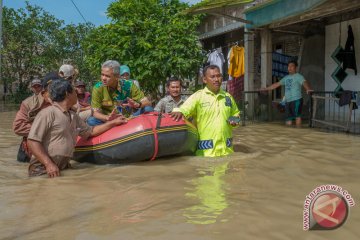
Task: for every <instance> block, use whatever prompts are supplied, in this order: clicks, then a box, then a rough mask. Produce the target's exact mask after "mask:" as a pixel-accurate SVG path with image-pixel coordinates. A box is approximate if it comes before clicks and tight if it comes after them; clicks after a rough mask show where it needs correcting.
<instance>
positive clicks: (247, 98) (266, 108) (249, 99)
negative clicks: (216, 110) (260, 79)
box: [238, 91, 310, 126]
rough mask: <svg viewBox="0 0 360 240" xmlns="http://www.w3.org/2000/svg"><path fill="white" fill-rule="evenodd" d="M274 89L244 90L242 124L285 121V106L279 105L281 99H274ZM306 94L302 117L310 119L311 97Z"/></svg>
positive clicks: (241, 105)
mask: <svg viewBox="0 0 360 240" xmlns="http://www.w3.org/2000/svg"><path fill="white" fill-rule="evenodd" d="M274 94H275V92H274V91H269V92H260V91H244V92H243V93H242V97H241V101H240V102H239V103H238V106H239V108H240V110H241V119H242V125H243V126H245V125H249V124H254V123H260V122H284V121H285V118H286V116H285V108H283V107H281V106H280V105H279V103H280V100H276V99H274ZM303 96H304V106H303V115H302V118H303V119H305V120H307V119H309V111H308V109H309V105H310V97H309V96H308V95H306V94H303Z"/></svg>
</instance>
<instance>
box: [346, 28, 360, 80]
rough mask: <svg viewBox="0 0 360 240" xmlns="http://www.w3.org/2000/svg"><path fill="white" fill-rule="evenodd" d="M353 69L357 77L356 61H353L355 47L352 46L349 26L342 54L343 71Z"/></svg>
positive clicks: (352, 38) (352, 39)
mask: <svg viewBox="0 0 360 240" xmlns="http://www.w3.org/2000/svg"><path fill="white" fill-rule="evenodd" d="M347 68H350V69H353V70H354V71H355V75H357V67H356V59H355V46H354V33H353V31H352V27H351V25H349V26H348V37H347V40H346V44H345V50H344V52H343V69H344V70H346V69H347Z"/></svg>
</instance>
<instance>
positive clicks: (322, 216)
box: [312, 193, 348, 229]
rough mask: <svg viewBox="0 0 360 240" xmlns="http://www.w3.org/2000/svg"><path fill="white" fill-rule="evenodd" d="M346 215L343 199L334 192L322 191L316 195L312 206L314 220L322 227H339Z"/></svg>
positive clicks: (345, 204) (345, 205) (346, 208)
mask: <svg viewBox="0 0 360 240" xmlns="http://www.w3.org/2000/svg"><path fill="white" fill-rule="evenodd" d="M347 215H348V205H347V203H346V201H345V199H344V198H343V197H342V196H340V195H338V194H336V193H323V194H321V195H320V196H318V197H317V198H316V199H315V201H314V203H313V206H312V216H313V217H314V220H315V221H316V222H317V223H318V224H319V225H320V226H321V227H323V228H326V229H334V228H338V227H340V226H341V225H342V224H343V223H344V222H345V220H346V218H347Z"/></svg>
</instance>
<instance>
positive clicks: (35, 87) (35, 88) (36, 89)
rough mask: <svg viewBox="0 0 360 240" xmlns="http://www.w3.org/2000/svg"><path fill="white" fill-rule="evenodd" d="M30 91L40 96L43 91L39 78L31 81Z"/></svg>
mask: <svg viewBox="0 0 360 240" xmlns="http://www.w3.org/2000/svg"><path fill="white" fill-rule="evenodd" d="M30 89H31V91H32V92H33V93H34V95H38V94H39V93H40V92H41V89H42V84H41V80H40V79H37V78H35V79H33V80H32V81H31V85H30Z"/></svg>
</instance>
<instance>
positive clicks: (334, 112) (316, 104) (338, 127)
mask: <svg viewBox="0 0 360 240" xmlns="http://www.w3.org/2000/svg"><path fill="white" fill-rule="evenodd" d="M342 94H344V92H340V93H335V92H313V93H312V95H311V101H310V116H311V118H310V121H309V126H310V127H317V128H325V129H329V130H334V131H345V132H350V133H360V114H358V112H357V111H358V109H357V104H356V100H355V99H350V98H349V99H348V104H345V105H343V106H342V104H340V103H341V102H340V96H341V95H342ZM351 94H352V95H354V96H355V95H358V94H359V93H356V92H353V93H351ZM358 97H359V96H358Z"/></svg>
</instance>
